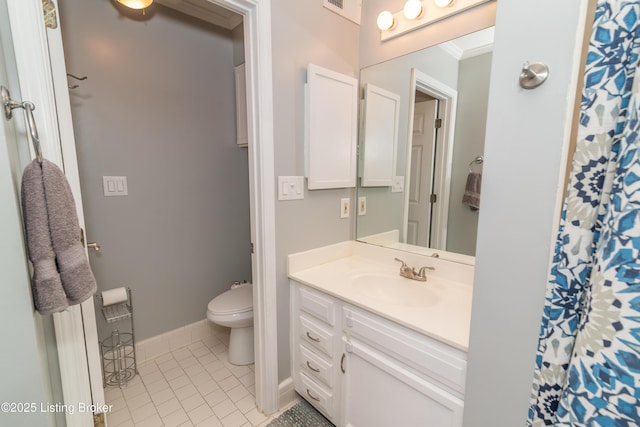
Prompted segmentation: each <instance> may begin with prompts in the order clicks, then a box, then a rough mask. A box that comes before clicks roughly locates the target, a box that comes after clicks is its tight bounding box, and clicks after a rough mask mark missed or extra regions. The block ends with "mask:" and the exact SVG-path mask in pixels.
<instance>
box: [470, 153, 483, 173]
mask: <svg viewBox="0 0 640 427" xmlns="http://www.w3.org/2000/svg"><path fill="white" fill-rule="evenodd" d="M483 162H484V156H477V157H476V158H475V159H473V160H471V161H470V162H469V173H471V172H472V170H471V167H472V166H473V165H481V164H482V163H483Z"/></svg>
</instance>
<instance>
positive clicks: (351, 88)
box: [305, 64, 358, 190]
mask: <svg viewBox="0 0 640 427" xmlns="http://www.w3.org/2000/svg"><path fill="white" fill-rule="evenodd" d="M305 119H306V120H305V127H306V129H305V133H306V138H305V166H306V173H307V178H308V188H309V190H320V189H327V188H348V187H355V185H356V162H357V160H356V154H357V153H356V152H357V148H356V146H357V137H358V80H357V79H355V78H353V77H350V76H346V75H344V74H340V73H337V72H335V71H331V70H327V69H325V68H322V67H319V66H317V65H314V64H309V66H308V69H307V85H306V118H305Z"/></svg>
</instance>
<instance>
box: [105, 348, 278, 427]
mask: <svg viewBox="0 0 640 427" xmlns="http://www.w3.org/2000/svg"><path fill="white" fill-rule="evenodd" d="M225 338H226V342H225ZM227 343H228V336H226V337H225V336H222V337H210V338H206V339H205V340H203V341H199V342H196V343H194V344H191V345H189V346H187V347H183V348H180V349H178V350H175V351H173V352H171V353H167V354H165V355H162V356H160V357H158V358H156V359H154V360H151V361H146V362H144V363H142V364H140V365H139V366H138V371H139V373H140V375H137V376H136V377H135V378H134V379H133V380H131V381H129V383H128V384H127V386H126V387H125V388H122V389H120V388H118V387H108V388H107V389H105V397H106V401H107V404H108V405H113V407H112V410H111V412H109V413H108V414H107V421H108V425H109V427H130V426H135V427H178V426H180V427H194V426H195V427H200V426H203V427H204V426H206V427H257V426H260V427H263V426H266V425H267V424H268V423H269V422H270V421H271V420H272V419H273V418H275V417H276V416H277V415H279V414H274V415H273V416H271V417H265V416H264V415H263V414H261V413H260V412H258V410H257V409H256V405H255V397H254V395H255V374H254V366H253V365H250V366H234V365H231V364H229V363H228V362H227V345H226V344H227Z"/></svg>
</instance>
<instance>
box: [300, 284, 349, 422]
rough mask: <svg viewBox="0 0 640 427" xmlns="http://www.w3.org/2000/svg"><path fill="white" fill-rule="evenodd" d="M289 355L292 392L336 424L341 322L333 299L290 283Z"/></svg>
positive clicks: (336, 304)
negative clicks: (293, 390) (291, 367)
mask: <svg viewBox="0 0 640 427" xmlns="http://www.w3.org/2000/svg"><path fill="white" fill-rule="evenodd" d="M291 283H292V286H291V291H292V296H291V316H292V319H291V350H292V351H291V353H292V364H293V371H292V372H293V382H294V386H295V389H296V391H297V392H298V393H299V394H300V395H301V396H303V397H304V398H305V399H306V400H307V401H308V402H309V403H311V404H312V405H313V406H314V407H315V408H316V409H318V410H319V411H320V412H321V413H322V414H323V415H324V416H325V417H327V418H328V419H329V420H331V421H332V422H333V423H334V424H336V425H339V420H338V416H339V414H340V411H339V406H338V405H339V403H340V391H341V390H340V379H341V378H340V361H341V357H342V349H341V342H340V340H341V334H340V328H341V322H340V319H339V314H340V312H339V303H338V301H337V300H335V299H334V298H331V297H329V296H327V295H324V294H322V293H319V292H317V291H314V290H311V289H309V288H307V287H305V286H302V285H299V284H297V283H296V282H291Z"/></svg>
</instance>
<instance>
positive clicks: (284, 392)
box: [278, 377, 298, 410]
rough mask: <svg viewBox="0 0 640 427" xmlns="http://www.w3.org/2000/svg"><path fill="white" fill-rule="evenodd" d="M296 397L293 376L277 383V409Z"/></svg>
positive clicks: (287, 404)
mask: <svg viewBox="0 0 640 427" xmlns="http://www.w3.org/2000/svg"><path fill="white" fill-rule="evenodd" d="M297 399H298V395H297V394H296V390H295V388H294V386H293V378H292V377H289V378H286V379H285V380H283V381H282V382H281V383H280V384H279V385H278V409H279V410H282V409H283V408H286V407H287V406H289V405H290V404H291V403H292V402H295V401H296V400H297Z"/></svg>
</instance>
